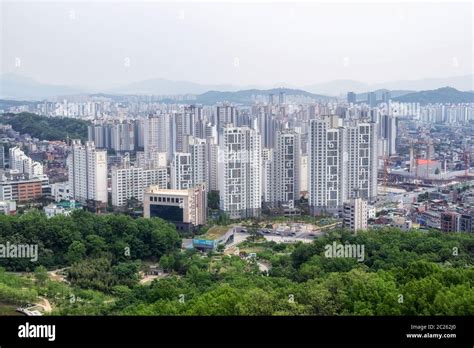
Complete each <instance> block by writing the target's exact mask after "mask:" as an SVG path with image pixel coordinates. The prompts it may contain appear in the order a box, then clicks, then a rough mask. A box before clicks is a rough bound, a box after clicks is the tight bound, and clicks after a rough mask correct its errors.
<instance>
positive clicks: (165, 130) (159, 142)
mask: <svg viewBox="0 0 474 348" xmlns="http://www.w3.org/2000/svg"><path fill="white" fill-rule="evenodd" d="M143 131H144V150H145V156H146V157H149V153H153V152H165V153H167V159H168V160H170V159H171V155H172V151H173V144H172V143H173V136H172V133H171V121H170V115H168V114H160V115H150V116H148V118H146V119H145V123H144V126H143Z"/></svg>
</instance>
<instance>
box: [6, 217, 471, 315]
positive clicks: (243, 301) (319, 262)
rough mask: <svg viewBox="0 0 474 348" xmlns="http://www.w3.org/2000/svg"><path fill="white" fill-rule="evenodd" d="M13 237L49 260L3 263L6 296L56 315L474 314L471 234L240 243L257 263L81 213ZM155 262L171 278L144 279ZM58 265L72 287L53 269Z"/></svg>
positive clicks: (25, 222)
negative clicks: (359, 251)
mask: <svg viewBox="0 0 474 348" xmlns="http://www.w3.org/2000/svg"><path fill="white" fill-rule="evenodd" d="M6 241H10V242H12V241H15V242H17V243H20V242H24V243H38V244H39V245H40V247H39V260H38V262H30V261H28V260H22V261H18V260H2V261H1V262H2V263H1V266H2V268H1V269H0V302H9V303H13V302H14V303H21V302H22V301H32V300H33V299H34V298H35V296H38V295H41V296H46V297H47V298H49V299H50V301H51V302H52V304H53V307H54V310H53V312H52V314H53V315H111V314H116V315H473V314H474V268H473V261H474V235H472V234H468V233H443V232H439V231H429V232H421V231H415V230H413V231H409V232H402V231H400V230H398V229H394V228H386V229H380V230H370V231H365V232H359V233H358V234H352V233H350V232H348V231H345V230H337V231H332V232H330V233H329V234H328V235H326V236H324V237H321V238H317V239H315V240H314V242H312V243H308V244H304V243H296V244H277V243H275V242H269V241H266V240H265V239H262V238H260V237H259V236H252V237H251V238H250V240H248V241H246V242H244V243H243V244H241V245H240V247H241V250H244V251H246V252H249V253H250V252H256V254H257V259H256V260H255V259H249V258H242V257H239V256H234V255H232V256H230V255H224V254H223V253H222V252H209V253H201V252H198V251H195V250H187V251H182V250H181V248H180V238H179V236H178V234H177V233H176V232H175V230H174V228H173V226H172V225H170V224H168V223H166V222H164V221H163V220H161V219H158V218H153V219H142V218H140V219H136V220H134V219H132V218H130V217H127V216H123V215H102V216H97V215H93V214H90V213H87V212H83V211H76V212H74V213H73V214H72V215H71V216H70V217H63V216H62V217H60V216H58V217H53V218H51V219H47V218H46V217H45V216H44V215H43V214H42V213H39V212H30V213H27V214H25V215H22V216H0V244H1V243H5V242H6ZM333 242H337V243H342V244H344V243H349V244H360V245H364V247H365V258H364V260H363V262H358V261H357V260H356V259H354V258H327V257H325V246H327V245H328V244H332V243H333ZM124 250H125V251H129V252H125V253H124ZM147 262H158V263H159V265H160V267H161V268H162V269H163V270H164V272H165V276H163V277H160V278H158V279H155V280H153V281H152V282H150V283H147V284H141V283H140V281H139V280H140V276H139V271H140V270H141V269H143V266H144V264H145V263H147ZM261 262H264V263H265V264H267V265H269V269H268V271H261V270H260V269H259V264H258V263H261ZM32 264H34V267H32ZM43 266H44V267H43ZM60 267H67V282H58V281H55V280H51V279H50V278H49V277H48V275H47V273H46V269H47V270H51V269H55V268H60ZM10 271H16V272H19V271H25V272H31V273H24V274H23V275H22V276H19V275H18V274H14V273H10ZM72 299H73V300H72Z"/></svg>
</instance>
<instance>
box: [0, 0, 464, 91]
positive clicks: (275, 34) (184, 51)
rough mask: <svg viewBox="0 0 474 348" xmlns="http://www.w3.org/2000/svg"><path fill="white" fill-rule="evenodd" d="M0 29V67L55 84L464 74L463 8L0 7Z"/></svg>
mask: <svg viewBox="0 0 474 348" xmlns="http://www.w3.org/2000/svg"><path fill="white" fill-rule="evenodd" d="M0 1H1V0H0ZM0 22H1V30H2V31H1V65H0V67H1V72H3V73H5V72H15V73H19V74H23V75H26V76H29V77H32V78H34V79H37V80H39V81H41V82H47V83H55V84H67V85H76V86H87V87H98V88H102V87H112V86H117V85H121V84H125V83H129V82H133V81H138V80H142V79H150V78H166V79H172V80H188V81H194V82H199V83H226V84H229V83H230V84H240V85H248V84H259V85H271V84H281V83H286V84H290V85H298V86H304V85H307V84H312V83H318V82H324V81H328V80H333V79H355V80H360V81H363V82H369V83H376V82H384V81H392V80H402V79H418V78H425V77H447V76H454V75H464V74H471V73H472V69H473V63H472V62H473V5H472V3H470V2H463V3H452V2H436V3H427V2H421V3H411V2H402V3H374V2H368V3H362V2H361V3H353V2H352V3H341V2H336V3H331V2H320V3H298V4H295V3H294V2H283V3H282V2H277V3H272V2H268V1H267V2H264V3H257V4H255V3H238V2H237V3H222V2H221V3H219V2H217V3H216V2H211V3H204V2H194V3H185V2H184V3H183V2H179V3H163V2H140V3H132V2H124V1H113V2H112V1H108V2H104V1H102V2H99V3H92V2H79V3H76V2H20V3H15V2H9V1H7V2H5V1H2V13H1V20H0ZM17 58H19V59H17ZM15 62H17V65H18V62H19V63H20V64H19V66H16V65H15Z"/></svg>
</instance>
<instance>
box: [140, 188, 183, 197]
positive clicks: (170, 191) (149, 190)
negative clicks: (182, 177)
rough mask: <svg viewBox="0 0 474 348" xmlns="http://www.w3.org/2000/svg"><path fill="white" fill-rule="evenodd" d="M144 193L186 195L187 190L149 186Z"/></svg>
mask: <svg viewBox="0 0 474 348" xmlns="http://www.w3.org/2000/svg"><path fill="white" fill-rule="evenodd" d="M145 193H148V194H157V195H168V196H188V190H174V189H162V188H160V187H159V186H149V187H148V188H147V189H146V190H145Z"/></svg>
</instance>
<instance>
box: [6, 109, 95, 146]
mask: <svg viewBox="0 0 474 348" xmlns="http://www.w3.org/2000/svg"><path fill="white" fill-rule="evenodd" d="M0 123H6V124H10V125H11V126H12V128H13V129H14V130H15V131H17V132H20V133H21V134H29V135H31V136H32V137H34V138H38V139H41V140H66V138H67V137H69V138H71V139H81V140H83V141H84V140H86V139H87V126H88V125H89V122H87V121H83V120H77V119H73V118H66V117H64V118H62V117H46V116H39V115H36V114H32V113H28V112H22V113H19V114H13V113H7V114H3V115H1V116H0Z"/></svg>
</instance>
